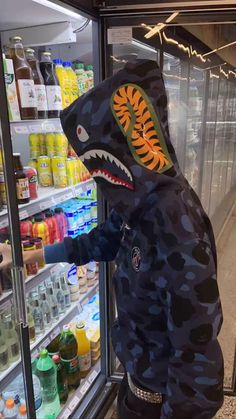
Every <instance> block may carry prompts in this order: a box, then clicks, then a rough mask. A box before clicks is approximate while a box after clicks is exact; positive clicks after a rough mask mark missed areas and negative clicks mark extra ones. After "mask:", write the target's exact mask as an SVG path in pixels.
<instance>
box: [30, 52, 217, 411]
mask: <svg viewBox="0 0 236 419" xmlns="http://www.w3.org/2000/svg"><path fill="white" fill-rule="evenodd" d="M61 121H62V126H63V130H64V132H65V134H66V135H67V137H68V139H69V141H70V143H71V144H72V146H73V148H74V149H75V151H76V153H77V154H78V155H79V157H80V159H81V160H82V161H83V163H84V164H85V165H86V167H87V168H88V170H89V171H90V173H91V175H92V176H93V177H94V179H95V180H96V182H97V183H98V185H99V186H100V189H101V191H102V192H103V194H104V196H105V198H106V199H107V201H108V203H109V204H110V207H111V208H112V211H111V213H110V216H109V218H108V219H107V220H106V221H105V223H104V224H103V225H101V226H98V227H97V228H96V229H94V230H92V231H91V232H90V233H89V234H84V235H81V236H78V237H77V238H75V239H72V238H66V239H65V241H64V242H63V243H60V244H57V245H54V246H49V247H46V249H45V257H46V262H48V263H49V262H50V263H53V262H59V261H67V262H70V263H76V264H77V265H82V264H85V263H87V262H89V261H90V260H96V261H110V260H114V259H115V261H116V266H117V269H116V272H115V274H114V276H113V284H114V288H115V294H116V302H117V311H118V317H117V321H116V322H115V324H114V325H113V328H112V331H111V334H112V342H113V346H114V350H115V353H116V355H117V357H118V358H119V360H120V362H121V364H122V365H123V367H124V369H125V371H126V374H125V377H124V380H123V382H122V384H121V387H120V392H119V397H118V410H119V416H120V418H121V419H126V418H129V419H132V418H142V417H145V416H146V417H147V418H148V419H149V418H150V419H154V418H161V419H169V418H173V419H209V418H212V417H213V416H214V415H215V414H216V412H217V410H218V409H219V408H220V407H221V405H222V403H223V375H224V374H223V358H222V352H221V349H220V346H219V343H218V341H217V336H218V334H219V331H220V328H221V324H222V310H221V303H220V298H219V292H218V286H217V281H216V274H217V258H216V248H215V241H214V236H213V232H212V227H211V224H210V221H209V219H208V217H207V215H206V214H205V212H204V210H203V208H202V205H201V203H200V201H199V199H198V197H197V196H196V194H195V192H194V191H193V190H192V189H191V187H190V185H189V184H188V182H187V180H186V179H185V178H184V176H183V174H182V173H181V171H180V168H179V165H178V162H177V158H176V155H175V151H174V149H173V146H172V144H171V141H170V136H169V130H168V121H167V97H166V92H165V87H164V83H163V79H162V75H161V72H160V70H159V68H158V66H157V64H156V63H155V62H153V61H147V60H137V61H136V62H133V63H127V64H126V65H125V67H124V69H122V70H120V71H119V72H117V73H116V74H115V75H114V76H113V77H111V78H108V79H107V80H105V81H103V82H102V83H101V84H99V85H98V86H97V87H95V88H94V89H92V90H91V91H89V92H88V93H86V94H85V95H83V96H82V97H80V98H79V99H78V100H76V101H75V102H74V103H73V104H72V105H71V106H70V107H68V108H67V109H66V110H64V111H63V113H62V117H61ZM27 253H28V254H29V253H31V252H27Z"/></svg>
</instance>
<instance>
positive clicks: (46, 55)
mask: <svg viewBox="0 0 236 419" xmlns="http://www.w3.org/2000/svg"><path fill="white" fill-rule="evenodd" d="M41 55H44V56H45V57H51V55H52V54H51V52H48V51H44V52H42V54H41Z"/></svg>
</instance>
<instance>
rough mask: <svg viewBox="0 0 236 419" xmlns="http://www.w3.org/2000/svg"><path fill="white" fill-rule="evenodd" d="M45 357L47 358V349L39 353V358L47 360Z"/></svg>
mask: <svg viewBox="0 0 236 419" xmlns="http://www.w3.org/2000/svg"><path fill="white" fill-rule="evenodd" d="M47 356H48V351H47V349H42V351H40V358H47Z"/></svg>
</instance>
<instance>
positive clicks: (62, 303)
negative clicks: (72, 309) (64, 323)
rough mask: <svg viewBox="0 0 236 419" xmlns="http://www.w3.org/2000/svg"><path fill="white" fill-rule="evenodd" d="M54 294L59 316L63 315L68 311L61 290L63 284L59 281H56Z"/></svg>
mask: <svg viewBox="0 0 236 419" xmlns="http://www.w3.org/2000/svg"><path fill="white" fill-rule="evenodd" d="M54 292H55V296H56V299H57V304H58V309H59V314H63V313H65V311H66V302H65V296H64V292H63V291H62V289H61V284H60V282H59V281H55V283H54Z"/></svg>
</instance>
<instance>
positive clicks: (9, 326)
mask: <svg viewBox="0 0 236 419" xmlns="http://www.w3.org/2000/svg"><path fill="white" fill-rule="evenodd" d="M4 327H5V338H6V342H7V346H8V352H9V360H10V362H14V361H16V360H17V359H18V358H19V356H20V344H19V339H18V335H17V333H16V330H15V325H14V323H13V321H12V319H11V315H10V314H7V315H6V316H5V317H4Z"/></svg>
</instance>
